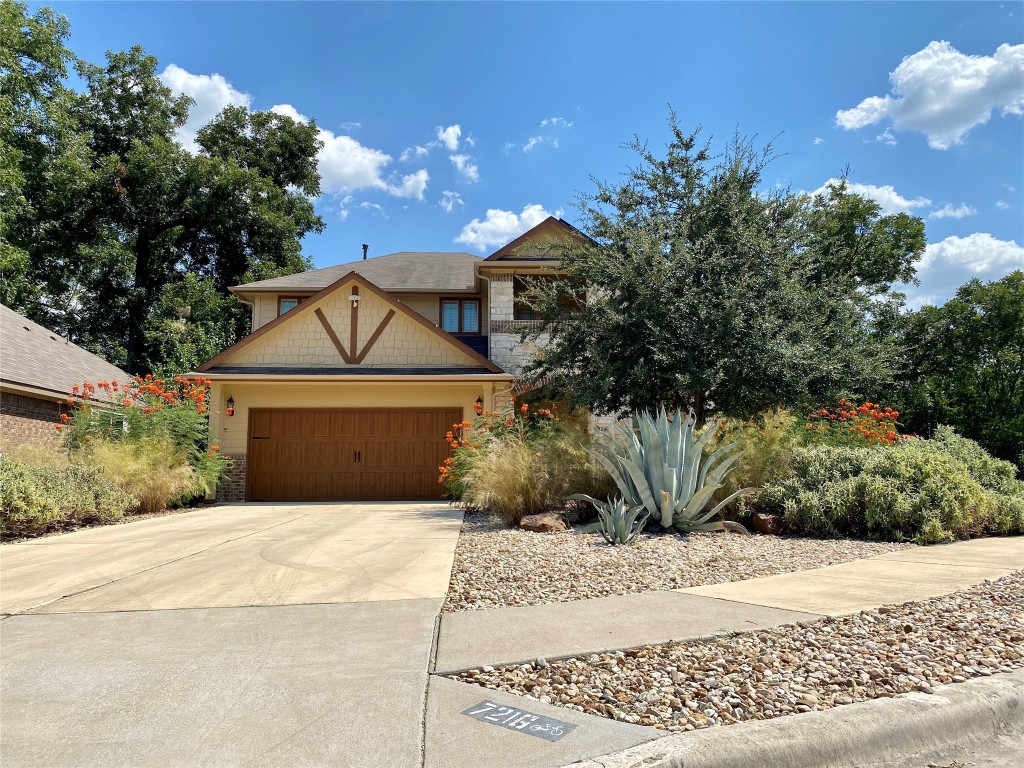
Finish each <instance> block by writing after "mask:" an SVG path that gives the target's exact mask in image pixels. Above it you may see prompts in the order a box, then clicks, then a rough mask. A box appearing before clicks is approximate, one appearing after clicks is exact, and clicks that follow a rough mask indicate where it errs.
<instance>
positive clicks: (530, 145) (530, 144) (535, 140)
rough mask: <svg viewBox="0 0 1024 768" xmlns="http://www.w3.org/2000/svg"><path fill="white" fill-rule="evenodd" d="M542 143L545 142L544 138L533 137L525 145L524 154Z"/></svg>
mask: <svg viewBox="0 0 1024 768" xmlns="http://www.w3.org/2000/svg"><path fill="white" fill-rule="evenodd" d="M542 141H544V137H543V136H531V137H530V139H529V140H528V141H527V142H526V143H525V144H523V152H529V151H530V150H531V149H533V148H534V147H536V146H537V145H538V144H540V143H541V142H542Z"/></svg>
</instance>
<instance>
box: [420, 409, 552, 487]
mask: <svg viewBox="0 0 1024 768" xmlns="http://www.w3.org/2000/svg"><path fill="white" fill-rule="evenodd" d="M473 410H474V411H476V418H474V419H473V421H463V422H460V423H458V424H453V425H452V428H451V429H450V430H448V432H447V433H446V434H445V439H446V440H447V441H448V445H449V446H450V447H451V449H452V455H451V456H449V457H448V458H447V459H445V460H444V463H443V464H442V465H441V466H440V467H438V472H439V475H438V479H437V482H438V483H440V484H441V485H443V486H444V487H445V489H446V491H447V495H448V497H449V498H451V499H453V500H455V501H459V500H461V499H462V497H463V494H464V493H465V492H466V487H465V480H464V478H465V474H466V472H467V471H468V470H469V468H470V467H471V466H472V464H473V461H474V459H475V458H476V457H477V456H479V451H480V450H481V449H482V448H483V447H484V446H485V444H486V443H488V442H489V441H490V440H491V439H512V440H516V441H518V442H520V443H526V442H530V441H531V440H539V439H541V434H542V432H544V431H550V428H551V425H553V424H556V423H558V422H559V421H560V418H561V417H559V416H556V415H555V413H554V412H553V411H552V410H551V409H550V408H538V409H531V408H530V406H529V405H527V404H526V403H523V404H521V405H519V406H518V407H517V408H515V409H513V410H510V411H508V412H507V413H499V412H498V411H489V410H487V409H486V408H484V407H483V406H482V405H481V404H480V403H474V404H473Z"/></svg>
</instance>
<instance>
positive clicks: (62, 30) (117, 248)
mask: <svg viewBox="0 0 1024 768" xmlns="http://www.w3.org/2000/svg"><path fill="white" fill-rule="evenodd" d="M2 2H3V9H4V14H5V16H4V18H5V19H7V18H8V17H10V19H11V20H12V21H11V23H10V24H8V23H7V22H6V21H5V27H4V29H5V30H7V29H8V28H10V29H13V30H15V31H16V32H17V33H18V34H20V35H21V36H22V38H24V41H27V42H24V41H23V44H22V47H23V48H25V49H26V50H30V51H37V50H39V49H42V50H43V52H44V53H45V54H46V55H45V56H44V55H43V54H41V53H38V54H34V56H35V58H33V59H31V62H32V66H25V65H23V66H22V67H21V69H22V70H25V71H28V72H29V73H30V74H32V75H33V77H34V78H35V80H33V79H32V78H29V77H27V76H26V75H24V74H21V75H17V71H16V70H12V71H14V72H15V75H17V76H14V75H12V76H11V77H10V78H8V75H7V71H6V68H5V72H4V75H3V76H4V81H3V90H4V91H6V90H8V89H9V90H10V91H12V92H13V94H14V96H12V98H11V103H12V105H13V108H14V113H15V124H16V125H19V124H24V125H26V126H28V128H27V129H25V130H24V131H23V133H24V134H25V135H26V137H28V138H26V139H25V140H24V141H23V143H26V144H29V145H30V148H31V150H32V151H31V152H29V151H20V152H19V153H18V154H17V155H15V157H14V166H15V171H16V174H15V176H16V177H17V178H18V179H19V183H20V191H21V195H22V198H23V199H24V203H23V204H21V205H20V207H18V208H10V209H9V210H10V211H11V213H10V215H9V216H8V217H6V218H5V232H4V236H5V240H6V243H7V244H8V246H9V247H10V248H11V249H12V252H13V253H14V254H15V258H12V263H13V261H14V260H15V259H16V257H17V255H18V254H24V257H23V258H22V261H21V265H22V267H23V274H24V278H25V279H24V281H23V282H24V284H25V287H24V288H22V289H19V290H18V291H11V292H10V293H11V294H12V295H11V296H10V297H7V296H5V298H9V299H10V300H11V301H12V303H13V304H14V305H15V306H16V308H18V309H20V310H22V311H24V312H26V314H28V315H30V316H31V317H33V318H34V319H36V320H38V321H40V322H42V323H44V324H46V325H49V326H50V327H53V328H54V329H55V330H58V331H59V332H61V333H64V334H66V335H68V336H70V337H71V338H73V339H74V340H75V341H77V342H79V343H81V344H83V345H85V346H86V347H88V348H90V349H92V350H94V351H96V352H98V353H100V354H102V355H104V356H105V357H106V358H107V359H109V360H110V361H111V362H114V363H117V364H120V365H123V366H125V367H126V368H128V370H130V371H132V372H144V371H148V370H151V369H154V368H156V369H160V370H167V362H166V361H164V360H162V357H161V356H162V355H163V354H165V353H166V351H167V350H168V349H171V348H173V349H178V350H180V349H185V348H188V349H203V350H206V349H211V348H214V347H215V346H219V345H222V344H223V343H224V342H225V341H233V340H235V339H237V338H238V337H239V336H240V335H241V334H242V333H244V332H245V330H246V321H247V312H246V311H245V307H244V306H243V305H241V304H240V303H239V302H237V300H235V299H234V298H233V297H231V296H230V295H229V294H227V292H226V289H227V287H228V286H230V285H232V284H235V283H238V282H243V281H245V280H247V279H253V278H255V279H259V278H263V277H270V276H273V275H276V274H287V273H291V272H295V271H298V270H302V269H305V268H308V266H309V261H308V259H307V258H305V257H304V255H303V253H302V250H301V247H300V243H301V240H302V238H303V237H304V236H305V235H306V234H308V233H310V232H318V231H320V230H321V229H322V228H323V221H322V220H321V219H320V218H319V217H318V216H317V215H316V213H315V212H314V210H313V203H312V199H313V198H315V197H316V196H317V195H319V193H320V178H319V175H318V173H317V168H316V154H317V151H318V150H319V148H320V142H319V140H318V139H317V129H316V126H315V124H313V123H309V124H305V123H299V122H296V121H294V120H292V119H290V118H288V117H285V116H282V115H277V114H272V113H268V112H249V111H248V110H245V109H240V108H229V109H227V110H225V111H224V112H222V113H221V114H220V115H218V116H217V117H216V118H215V119H214V120H213V121H212V122H211V123H210V124H209V125H207V126H206V127H204V128H203V129H202V130H201V131H200V132H199V137H198V140H197V143H198V150H197V151H196V152H195V153H190V152H189V151H187V150H186V149H185V148H184V147H183V146H182V145H181V144H179V143H178V142H177V141H176V139H175V135H176V131H177V129H179V128H180V127H181V126H182V125H184V123H185V121H186V120H187V117H188V110H189V107H190V106H191V100H190V99H189V98H188V97H186V96H175V95H174V94H173V93H172V92H171V91H170V89H168V88H167V87H166V86H165V85H164V84H163V83H162V82H161V81H160V78H159V77H157V74H156V71H157V61H156V59H155V58H153V57H152V56H149V55H147V54H146V53H145V52H144V51H143V50H142V49H141V48H138V47H135V48H132V49H130V50H128V51H122V52H114V53H108V54H107V60H106V62H105V63H104V64H102V65H95V64H89V63H85V62H81V61H78V62H77V63H76V66H77V69H78V72H79V74H80V76H81V77H82V78H83V80H84V81H85V88H84V90H83V91H82V92H73V91H70V90H68V89H67V88H64V87H63V86H58V85H55V84H59V83H61V82H62V79H63V78H64V76H65V74H66V69H62V65H64V64H65V63H66V62H67V60H68V57H69V54H67V53H66V51H65V52H64V53H59V52H58V53H53V52H51V50H50V49H51V48H53V47H54V45H56V43H53V42H52V41H58V42H61V41H63V39H64V38H65V37H66V35H67V27H66V22H65V21H64V20H63V19H62V18H61V17H59V16H56V15H54V14H52V13H49V12H47V13H46V14H42V12H40V14H37V16H36V17H34V18H30V17H29V16H28V14H27V11H26V9H25V7H24V6H23V5H21V4H19V3H16V2H13V0H2ZM41 14H42V15H41ZM6 35H7V33H6V31H5V37H6ZM36 39H38V41H39V44H38V45H36V44H35V43H33V41H35V40H36ZM46 41H51V42H50V43H48V44H47V45H43V43H45V42H46ZM61 50H63V49H61ZM62 56H63V58H62ZM19 61H20V60H19ZM25 61H28V59H25ZM35 81H38V82H40V83H43V84H44V85H46V86H47V87H48V88H49V89H50V92H47V91H45V90H44V89H42V88H40V87H36V86H34V85H33V82H35ZM8 84H9V88H8ZM33 88H34V89H35V90H32V89H33ZM39 103H43V104H44V105H49V106H48V107H47V109H48V110H49V114H50V115H52V116H51V117H50V118H49V123H51V124H52V126H53V127H51V128H50V130H49V133H47V134H43V135H44V136H45V138H43V139H41V140H38V141H36V142H35V143H34V144H31V143H30V142H29V138H31V137H32V136H33V135H39V134H38V133H36V132H35V129H34V128H33V127H32V125H33V120H35V121H36V122H38V120H37V119H35V118H34V117H33V111H35V112H44V113H45V112H46V109H40V108H39V107H38V106H36V105H37V104H39ZM54 105H57V106H54ZM5 210H7V207H6V206H5ZM12 271H13V269H12ZM209 289H212V290H214V291H215V292H216V293H217V294H219V296H220V300H219V301H218V302H216V304H217V308H216V311H215V312H212V313H211V311H210V307H211V306H212V304H213V302H212V296H210V295H209ZM188 297H192V298H195V299H196V300H197V301H199V302H200V306H197V307H196V311H195V312H194V313H193V312H189V313H187V314H183V310H182V309H181V308H180V307H178V305H179V304H180V303H181V302H182V301H183V300H185V299H186V298H188ZM175 307H178V308H177V309H175ZM211 317H218V318H220V319H219V321H218V322H217V323H214V325H217V326H218V327H214V326H213V325H211V324H210V323H211V320H210V318H211ZM200 318H202V320H200ZM165 321H171V322H165ZM175 329H179V330H180V332H181V339H179V340H178V342H176V343H174V344H171V340H170V338H169V334H171V333H173V332H174V330H175ZM197 334H199V335H201V336H203V338H204V339H206V341H203V342H201V343H198V344H197V343H196V342H197V339H196V335H197ZM185 357H187V358H191V357H192V355H186V356H185ZM182 359H184V358H182ZM182 364H184V363H182Z"/></svg>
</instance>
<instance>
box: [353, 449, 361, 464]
mask: <svg viewBox="0 0 1024 768" xmlns="http://www.w3.org/2000/svg"><path fill="white" fill-rule="evenodd" d="M362 459H363V452H362V451H354V452H353V453H352V463H353V464H358V463H359V462H360V461H362Z"/></svg>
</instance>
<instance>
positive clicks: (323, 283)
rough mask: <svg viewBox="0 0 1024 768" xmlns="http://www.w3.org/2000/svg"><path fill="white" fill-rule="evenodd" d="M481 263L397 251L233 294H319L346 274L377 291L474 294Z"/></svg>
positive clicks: (453, 255)
mask: <svg viewBox="0 0 1024 768" xmlns="http://www.w3.org/2000/svg"><path fill="white" fill-rule="evenodd" d="M478 261H482V259H481V258H480V257H479V256H474V255H473V254H472V253H443V252H436V251H400V252H398V253H389V254H388V255H386V256H375V257H374V258H372V259H366V260H365V261H353V262H350V263H348V264H339V265H337V266H335V267H325V268H323V269H312V270H310V271H309V272H299V273H298V274H295V275H286V276H285V277H274V278H271V279H270V280H260V281H259V282H257V283H247V284H245V285H236V286H235V287H234V288H232V289H231V290H232V291H233V292H235V293H248V292H250V291H253V292H255V291H261V292H262V291H269V292H282V291H295V292H298V293H302V292H306V291H311V292H315V291H320V290H323V289H324V288H326V287H327V286H328V285H330V284H331V283H333V282H334V281H335V280H338V279H339V278H342V277H344V276H345V275H347V274H348V273H349V272H358V273H359V274H360V275H362V276H363V277H365V278H366V279H367V280H369V281H370V282H371V283H373V284H374V285H376V286H377V287H378V288H382V289H384V290H385V291H390V292H391V293H401V292H402V291H429V292H436V293H444V292H446V291H474V290H476V274H475V269H474V267H475V265H476V263H477V262H478Z"/></svg>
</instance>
